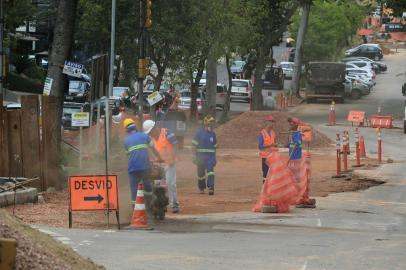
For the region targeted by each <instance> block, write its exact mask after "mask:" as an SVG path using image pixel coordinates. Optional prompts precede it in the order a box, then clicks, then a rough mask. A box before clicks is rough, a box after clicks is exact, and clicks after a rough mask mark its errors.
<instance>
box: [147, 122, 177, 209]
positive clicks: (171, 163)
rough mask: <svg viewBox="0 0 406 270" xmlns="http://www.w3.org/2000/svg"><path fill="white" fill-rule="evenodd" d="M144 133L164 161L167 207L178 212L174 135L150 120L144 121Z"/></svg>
mask: <svg viewBox="0 0 406 270" xmlns="http://www.w3.org/2000/svg"><path fill="white" fill-rule="evenodd" d="M142 129H143V131H144V133H146V134H148V135H150V137H151V139H152V142H153V145H154V147H155V149H156V150H157V151H158V153H159V155H160V156H161V157H162V159H163V161H164V165H165V166H164V169H165V178H166V181H167V183H168V193H169V205H170V207H171V208H172V212H173V213H178V212H179V202H178V198H177V192H176V166H175V161H176V154H177V145H178V140H177V139H176V136H175V134H174V133H172V132H171V131H169V130H168V129H166V128H159V127H157V126H156V123H155V122H154V121H152V120H146V121H144V123H143V125H142Z"/></svg>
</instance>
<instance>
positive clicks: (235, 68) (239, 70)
mask: <svg viewBox="0 0 406 270" xmlns="http://www.w3.org/2000/svg"><path fill="white" fill-rule="evenodd" d="M245 64H246V63H245V61H234V62H233V64H232V65H231V67H230V69H231V74H232V75H233V78H234V77H235V76H237V75H242V74H243V71H244V66H245Z"/></svg>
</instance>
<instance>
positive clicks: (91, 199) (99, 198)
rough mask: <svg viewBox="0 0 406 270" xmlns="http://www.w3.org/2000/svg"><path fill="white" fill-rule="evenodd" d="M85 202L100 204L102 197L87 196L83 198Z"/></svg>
mask: <svg viewBox="0 0 406 270" xmlns="http://www.w3.org/2000/svg"><path fill="white" fill-rule="evenodd" d="M83 199H84V200H85V201H97V202H98V203H100V202H101V201H103V199H104V198H103V197H102V196H101V195H100V194H97V196H87V197H84V198H83Z"/></svg>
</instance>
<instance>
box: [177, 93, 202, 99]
mask: <svg viewBox="0 0 406 270" xmlns="http://www.w3.org/2000/svg"><path fill="white" fill-rule="evenodd" d="M191 95H192V92H190V91H182V92H180V96H181V97H183V98H190V97H191ZM197 98H200V99H201V98H202V92H197Z"/></svg>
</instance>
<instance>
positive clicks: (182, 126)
mask: <svg viewBox="0 0 406 270" xmlns="http://www.w3.org/2000/svg"><path fill="white" fill-rule="evenodd" d="M176 129H177V130H180V131H185V130H186V123H185V122H183V121H176Z"/></svg>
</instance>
